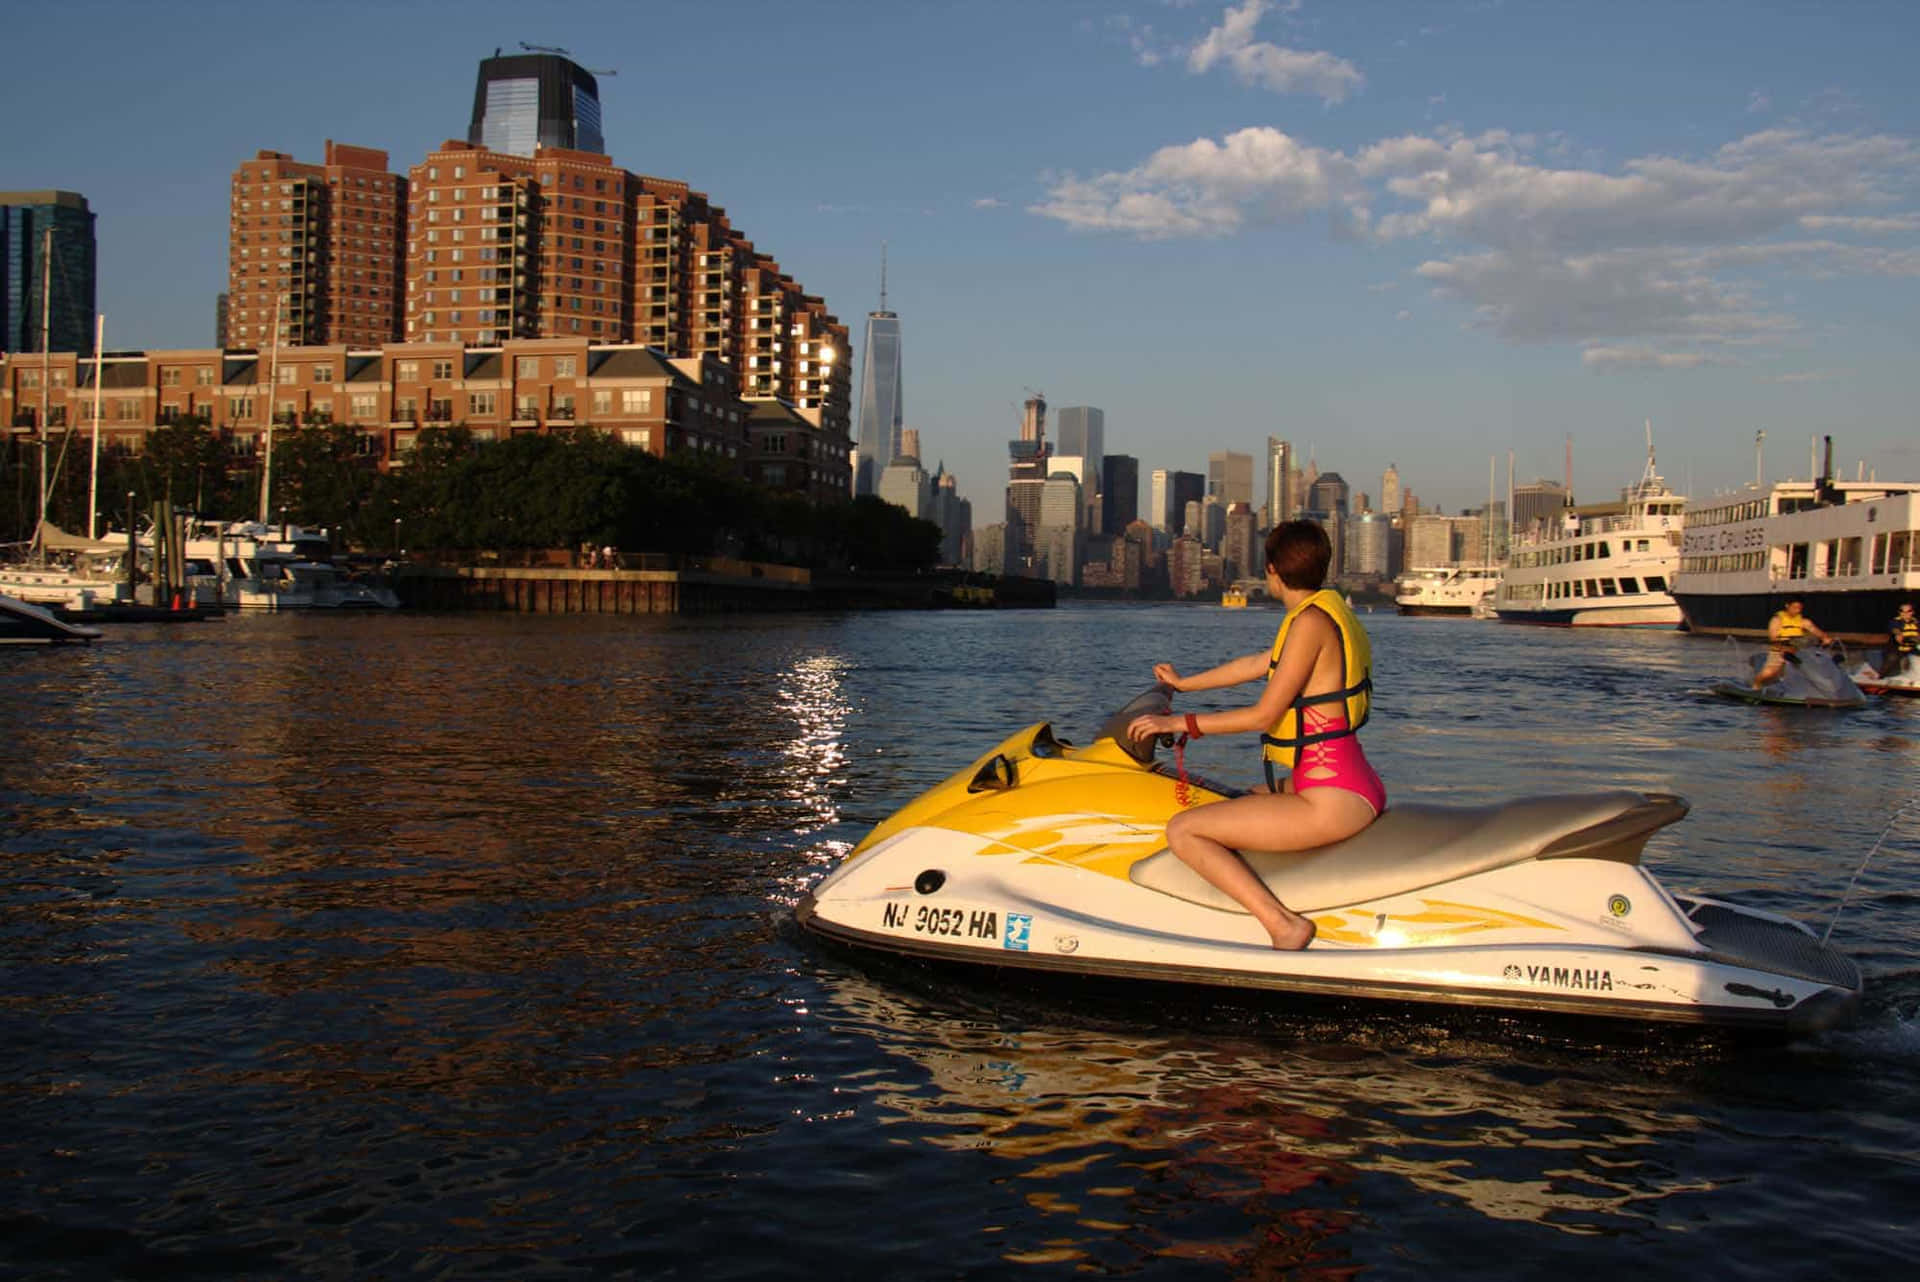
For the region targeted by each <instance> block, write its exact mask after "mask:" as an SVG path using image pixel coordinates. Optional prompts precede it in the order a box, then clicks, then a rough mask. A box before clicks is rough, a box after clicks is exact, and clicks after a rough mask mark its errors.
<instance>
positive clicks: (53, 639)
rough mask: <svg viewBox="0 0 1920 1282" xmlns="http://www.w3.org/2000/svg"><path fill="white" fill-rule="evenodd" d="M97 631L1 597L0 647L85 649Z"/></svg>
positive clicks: (49, 612)
mask: <svg viewBox="0 0 1920 1282" xmlns="http://www.w3.org/2000/svg"><path fill="white" fill-rule="evenodd" d="M99 637H100V629H99V628H94V627H88V626H87V625H85V624H80V623H69V622H67V621H66V620H65V619H61V618H56V617H55V616H54V614H53V612H52V611H50V610H48V609H46V608H45V607H44V606H38V605H34V604H32V603H30V602H27V601H22V600H20V599H19V598H17V597H10V596H6V595H4V594H0V645H67V644H74V643H78V644H80V645H85V644H86V643H88V642H90V641H95V640H98V639H99Z"/></svg>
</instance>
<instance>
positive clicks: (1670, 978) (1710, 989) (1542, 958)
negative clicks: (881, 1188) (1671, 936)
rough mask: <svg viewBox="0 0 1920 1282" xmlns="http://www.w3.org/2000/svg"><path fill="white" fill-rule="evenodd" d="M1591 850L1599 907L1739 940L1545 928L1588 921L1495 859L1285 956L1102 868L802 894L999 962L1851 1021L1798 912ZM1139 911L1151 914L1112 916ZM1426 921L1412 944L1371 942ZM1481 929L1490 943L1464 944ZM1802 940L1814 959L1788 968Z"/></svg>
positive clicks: (1403, 934) (1379, 995) (1246, 930)
mask: <svg viewBox="0 0 1920 1282" xmlns="http://www.w3.org/2000/svg"><path fill="white" fill-rule="evenodd" d="M926 836H927V837H929V838H930V839H931V840H929V841H927V842H925V843H921V844H922V849H920V850H917V851H913V850H910V849H895V850H894V851H893V852H892V853H893V854H895V855H896V856H897V857H899V856H905V857H906V858H905V861H904V862H906V863H913V862H916V860H915V859H914V858H913V857H912V856H913V855H924V856H926V857H927V858H925V859H920V860H918V861H917V862H928V860H931V861H932V862H933V863H936V864H938V865H940V866H941V867H943V868H953V867H956V866H958V865H957V864H956V858H955V856H956V847H955V846H954V844H953V843H952V842H951V841H950V840H948V839H949V838H951V836H952V834H939V833H929V834H926ZM888 862H893V863H899V862H900V860H899V859H898V858H896V859H895V860H893V861H888ZM1589 862H1591V863H1592V864H1593V865H1594V866H1593V867H1590V868H1587V869H1583V870H1568V869H1563V870H1560V874H1559V875H1560V876H1561V877H1563V878H1564V877H1565V876H1568V875H1574V876H1578V877H1580V878H1581V879H1583V880H1587V881H1589V882H1590V883H1592V886H1593V894H1592V895H1591V896H1589V898H1590V899H1591V902H1593V903H1595V904H1596V905H1604V904H1608V903H1613V904H1621V903H1623V902H1624V903H1625V904H1626V905H1627V907H1626V909H1625V911H1626V912H1628V913H1634V912H1641V913H1647V914H1652V913H1655V912H1658V913H1660V914H1662V915H1664V914H1665V913H1666V912H1669V911H1671V912H1678V913H1680V914H1681V915H1682V916H1683V917H1684V916H1685V914H1686V912H1687V911H1688V910H1689V909H1691V910H1692V911H1694V912H1697V913H1702V914H1703V915H1706V916H1709V917H1718V919H1719V920H1717V921H1715V923H1714V924H1715V925H1717V926H1718V927H1719V928H1720V929H1721V931H1722V932H1723V933H1726V932H1727V931H1729V930H1732V931H1738V932H1742V933H1744V934H1746V935H1749V936H1751V938H1750V939H1748V940H1746V941H1744V942H1745V948H1744V949H1743V950H1742V952H1729V951H1725V950H1722V949H1715V948H1714V947H1712V946H1711V944H1703V943H1701V942H1700V940H1699V938H1698V937H1697V936H1696V937H1695V938H1694V939H1693V940H1692V941H1691V948H1690V950H1688V951H1678V950H1666V949H1661V948H1654V947H1635V946H1633V945H1632V944H1631V943H1629V942H1627V941H1626V940H1625V939H1624V938H1623V940H1622V942H1620V943H1618V944H1609V943H1607V942H1606V941H1605V939H1604V938H1601V939H1595V938H1575V939H1565V938H1556V936H1561V935H1567V934H1573V933H1577V931H1578V928H1579V926H1581V925H1584V923H1568V922H1564V921H1555V920H1553V917H1555V916H1557V914H1554V913H1552V912H1551V911H1550V910H1543V909H1542V908H1541V907H1539V906H1538V905H1528V904H1525V903H1524V902H1523V901H1522V900H1519V899H1517V898H1516V897H1514V896H1513V895H1511V894H1507V893H1503V892H1502V889H1501V887H1500V885H1499V883H1500V882H1501V881H1502V880H1506V881H1513V880H1516V879H1517V878H1516V877H1515V876H1513V875H1511V874H1510V875H1508V876H1506V877H1505V878H1503V877H1502V876H1501V874H1498V873H1495V874H1488V875H1487V876H1485V877H1482V878H1477V879H1469V881H1468V882H1465V883H1461V884H1456V885H1452V886H1448V887H1445V888H1444V889H1441V890H1439V891H1437V892H1435V893H1431V894H1417V895H1410V896H1396V897H1394V898H1392V899H1389V900H1383V901H1375V902H1370V903H1363V904H1356V905H1350V906H1347V907H1344V908H1341V909H1339V910H1336V911H1332V912H1329V911H1325V910H1321V911H1309V912H1308V915H1309V916H1311V917H1312V918H1313V919H1314V921H1315V923H1316V925H1318V926H1319V928H1320V936H1319V938H1318V939H1317V940H1316V942H1315V945H1314V946H1313V947H1311V948H1308V949H1306V950H1303V951H1301V952H1293V953H1288V952H1276V951H1275V950H1274V949H1272V948H1270V947H1268V946H1267V943H1266V940H1265V936H1264V935H1263V934H1261V933H1260V932H1259V931H1258V929H1257V927H1255V926H1254V925H1253V923H1252V922H1251V919H1250V918H1243V919H1241V920H1235V915H1233V914H1227V913H1224V912H1222V911H1220V910H1218V909H1212V908H1205V907H1200V906H1197V905H1191V906H1188V908H1187V910H1186V911H1180V910H1171V911H1170V910H1169V909H1168V907H1167V906H1166V905H1165V904H1163V903H1159V902H1155V901H1157V900H1158V899H1160V898H1162V897H1161V896H1158V895H1156V894H1155V892H1152V891H1147V890H1142V889H1140V888H1138V887H1129V888H1126V889H1120V890H1115V889H1114V888H1109V887H1104V886H1100V885H1097V884H1094V879H1095V878H1097V877H1098V876H1099V874H1092V873H1076V872H1073V871H1071V870H1058V869H1056V870H1055V873H1056V875H1054V876H1051V877H1047V878H1045V879H1043V880H1044V883H1045V884H1044V890H1045V891H1046V893H1045V894H1044V895H1038V896H1037V895H1034V894H1032V893H1025V894H1023V893H1022V890H1021V889H1019V888H1018V887H1016V885H1014V884H1012V883H1013V882H1015V881H1017V880H1021V879H1019V878H1015V877H1001V876H997V875H980V876H967V875H965V874H961V875H951V874H950V875H949V876H948V877H947V878H946V879H945V880H944V881H943V882H942V884H941V885H940V886H939V887H938V889H936V890H934V891H931V892H929V893H924V894H923V893H921V892H919V891H917V890H916V889H915V888H914V887H913V885H912V884H911V883H910V882H909V883H908V884H904V885H902V884H897V883H896V882H895V879H894V878H893V877H892V876H889V875H886V874H885V873H884V872H882V870H881V869H880V868H879V867H878V866H876V868H875V869H874V870H873V871H874V872H876V873H881V875H879V876H878V877H863V878H861V879H860V882H859V884H847V883H842V884H838V885H833V886H823V887H821V888H820V889H819V890H818V891H816V892H814V893H813V894H810V895H808V896H807V897H806V899H805V900H804V901H803V902H802V903H801V905H800V907H799V909H798V919H799V921H800V924H801V925H802V926H804V927H806V928H807V929H809V930H812V931H814V932H816V933H818V934H820V935H823V936H826V937H828V938H831V939H834V940H837V941H839V942H841V943H843V944H847V945H851V946H854V947H857V948H864V949H875V950H879V951H883V952H889V953H895V954H899V955H903V956H910V957H919V958H925V959H928V960H933V961H939V962H947V963H959V964H963V965H970V966H985V967H991V968H995V969H1000V968H1009V969H1024V970H1035V971H1051V972H1060V973H1074V974H1082V975H1088V976H1101V977H1105V978H1118V979H1129V980H1151V981H1158V982H1165V983H1173V984H1189V985H1203V986H1212V987H1223V988H1236V989H1250V990H1266V991H1271V992H1280V993H1294V994H1301V995H1310V996H1319V997H1339V998H1350V999H1366V1000H1380V1001H1391V1002H1402V1003H1409V1002H1411V1003H1423V1004H1439V1005H1448V1006H1476V1007H1483V1008H1493V1009H1498V1010H1503V1011H1509V1012H1515V1013H1554V1014H1562V1015H1578V1016H1594V1017H1603V1018H1607V1019H1621V1020H1630V1021H1639V1022H1657V1023H1672V1024H1693V1025H1709V1026H1716V1027H1725V1028H1740V1029H1752V1030H1769V1031H1777V1032H1782V1033H1787V1034H1800V1033H1808V1032H1814V1031H1818V1030H1821V1029H1824V1028H1829V1027H1835V1026H1838V1025H1842V1024H1845V1023H1847V1022H1850V1020H1851V1019H1852V1017H1853V1014H1854V1011H1855V1009H1856V1007H1857V1004H1858V1001H1859V996H1860V988H1861V979H1860V974H1859V971H1858V969H1857V968H1856V967H1855V966H1854V965H1853V963H1852V962H1850V961H1848V960H1847V959H1845V958H1842V957H1840V956H1839V955H1838V954H1833V953H1830V952H1828V951H1827V950H1824V949H1822V948H1821V947H1820V945H1819V941H1818V940H1817V938H1815V937H1814V936H1813V935H1812V934H1811V933H1810V932H1808V931H1807V930H1806V929H1805V928H1804V927H1802V926H1800V925H1799V924H1798V923H1796V922H1792V921H1790V920H1788V919H1785V918H1780V917H1776V916H1773V915H1771V914H1764V913H1756V912H1753V911H1751V910H1747V909H1741V908H1737V907H1734V906H1732V905H1724V904H1718V903H1714V902H1712V901H1704V900H1703V901H1693V902H1691V903H1686V904H1683V903H1681V902H1678V901H1674V900H1672V899H1671V898H1670V897H1668V896H1667V895H1666V894H1665V892H1664V891H1663V890H1662V889H1661V888H1660V887H1659V886H1658V884H1657V883H1656V882H1654V881H1653V880H1652V878H1651V877H1649V876H1647V875H1646V874H1645V873H1644V872H1643V871H1641V870H1638V869H1634V870H1632V872H1633V873H1634V874H1636V875H1635V876H1631V877H1624V876H1622V875H1621V874H1620V873H1619V872H1618V871H1617V870H1616V868H1615V867H1614V866H1609V865H1607V864H1605V863H1603V862H1602V861H1589ZM921 871H922V872H924V871H927V870H926V869H922V870H921ZM1563 888H1564V887H1563ZM1636 898H1637V899H1638V900H1639V903H1638V904H1637V905H1636V904H1634V902H1633V901H1634V900H1635V899H1636ZM1143 919H1146V920H1151V921H1152V925H1151V926H1128V925H1125V924H1123V923H1125V922H1127V921H1129V920H1132V921H1140V920H1143ZM1422 931H1425V932H1427V933H1426V934H1425V935H1424V936H1423V937H1421V939H1420V942H1411V941H1410V942H1407V943H1404V944H1401V945H1399V946H1395V944H1394V943H1392V942H1382V941H1383V940H1385V941H1392V940H1395V939H1404V938H1408V937H1409V936H1414V935H1416V934H1418V933H1419V932H1422ZM1702 933H1703V934H1710V931H1708V930H1705V929H1703V930H1702ZM1476 934H1477V935H1481V936H1483V937H1484V938H1485V939H1486V942H1481V943H1468V942H1463V941H1465V940H1467V939H1470V938H1472V937H1473V936H1474V935H1476ZM1623 934H1624V928H1623ZM1256 936H1257V938H1256ZM1743 954H1744V955H1743ZM1796 954H1806V955H1810V956H1813V957H1815V958H1816V959H1817V960H1816V961H1815V963H1814V964H1812V965H1795V964H1794V957H1795V955H1796ZM1822 954H1824V956H1823V955H1822ZM1788 968H1791V969H1792V970H1795V971H1799V972H1802V973H1790V972H1789V969H1788Z"/></svg>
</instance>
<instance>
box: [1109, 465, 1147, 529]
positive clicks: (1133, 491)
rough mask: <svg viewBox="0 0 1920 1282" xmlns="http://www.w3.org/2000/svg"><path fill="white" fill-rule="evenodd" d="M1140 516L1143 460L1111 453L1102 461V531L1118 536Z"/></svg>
mask: <svg viewBox="0 0 1920 1282" xmlns="http://www.w3.org/2000/svg"><path fill="white" fill-rule="evenodd" d="M1139 515H1140V460H1139V459H1137V458H1135V457H1133V456H1132V455H1131V454H1108V455H1106V456H1105V457H1103V458H1102V459H1101V460H1100V526H1099V530H1100V533H1101V534H1103V535H1106V536H1107V537H1108V538H1118V537H1120V535H1122V534H1124V533H1126V529H1127V527H1128V526H1129V525H1132V524H1133V522H1134V520H1135V518H1137V517H1138V516H1139Z"/></svg>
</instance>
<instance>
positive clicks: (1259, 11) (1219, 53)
mask: <svg viewBox="0 0 1920 1282" xmlns="http://www.w3.org/2000/svg"><path fill="white" fill-rule="evenodd" d="M1271 7H1272V6H1271V5H1270V4H1269V3H1268V0H1244V2H1243V3H1242V4H1241V5H1240V6H1239V7H1238V8H1236V9H1228V10H1227V11H1226V13H1225V14H1223V15H1222V16H1221V19H1220V25H1219V26H1217V27H1215V28H1214V29H1213V30H1211V31H1209V32H1208V33H1207V34H1206V36H1205V37H1203V38H1202V39H1201V41H1200V43H1199V44H1197V45H1194V46H1193V47H1192V48H1191V49H1189V50H1187V70H1189V71H1191V72H1193V73H1194V74H1195V75H1205V74H1206V73H1207V72H1209V71H1211V70H1213V68H1214V67H1216V66H1221V65H1224V66H1226V67H1227V68H1228V69H1229V70H1231V71H1232V72H1233V75H1234V78H1235V79H1237V80H1238V81H1240V83H1241V84H1244V85H1253V86H1255V87H1257V88H1261V89H1270V90H1272V91H1273V92H1274V93H1301V94H1313V95H1316V96H1317V97H1319V98H1320V99H1321V100H1322V101H1323V102H1328V103H1335V102H1344V101H1345V100H1346V98H1347V95H1349V94H1352V93H1357V92H1359V90H1360V89H1361V87H1362V86H1364V85H1365V84H1366V82H1367V81H1366V77H1365V76H1363V75H1361V74H1360V69H1359V68H1358V67H1356V66H1354V65H1353V64H1352V63H1351V62H1348V61H1347V60H1346V59H1345V58H1339V57H1335V56H1334V55H1333V54H1330V53H1324V52H1321V51H1319V50H1301V49H1288V48H1285V47H1283V46H1281V45H1276V44H1272V43H1270V42H1268V41H1264V40H1255V39H1254V38H1253V37H1254V28H1256V27H1257V26H1259V24H1260V18H1261V15H1263V14H1264V13H1266V11H1267V10H1268V9H1269V8H1271ZM1290 8H1298V6H1297V5H1294V6H1290Z"/></svg>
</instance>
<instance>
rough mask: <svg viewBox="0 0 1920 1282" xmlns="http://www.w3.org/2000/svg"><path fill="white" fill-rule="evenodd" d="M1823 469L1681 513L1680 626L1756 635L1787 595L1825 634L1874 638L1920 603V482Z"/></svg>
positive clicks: (1676, 588)
mask: <svg viewBox="0 0 1920 1282" xmlns="http://www.w3.org/2000/svg"><path fill="white" fill-rule="evenodd" d="M1827 454H1828V465H1827V467H1826V469H1825V471H1826V476H1824V477H1823V478H1822V479H1820V480H1816V481H1780V482H1776V483H1775V484H1773V485H1772V486H1768V487H1764V488H1762V487H1758V486H1749V487H1747V488H1746V489H1745V490H1742V491H1739V492H1736V493H1734V494H1731V495H1728V496H1725V497H1720V498H1715V499H1713V500H1710V501H1708V502H1707V503H1706V504H1705V505H1704V506H1700V507H1696V508H1694V509H1693V510H1691V511H1689V512H1688V513H1687V516H1686V523H1685V528H1684V529H1683V530H1682V533H1681V545H1680V568H1679V570H1678V572H1676V573H1675V575H1674V579H1673V596H1674V600H1675V601H1677V602H1679V605H1680V611H1681V614H1682V615H1683V616H1684V617H1685V619H1686V625H1687V627H1688V628H1689V629H1690V630H1692V631H1694V632H1697V633H1701V634H1703V635H1706V636H1740V637H1763V636H1765V635H1766V634H1767V623H1768V621H1769V620H1770V619H1772V618H1773V616H1774V614H1775V613H1776V612H1777V611H1779V609H1780V608H1781V606H1783V605H1784V604H1785V603H1786V602H1787V601H1788V600H1790V599H1792V598H1795V597H1797V598H1799V599H1800V600H1801V601H1802V602H1804V603H1805V606H1806V615H1807V617H1808V618H1810V619H1812V620H1813V621H1814V622H1815V623H1817V624H1819V625H1820V628H1821V629H1822V630H1823V631H1825V632H1827V633H1828V634H1830V635H1832V636H1836V637H1841V638H1844V639H1845V640H1847V641H1851V642H1855V643H1861V644H1866V645H1878V644H1880V643H1881V642H1883V641H1884V640H1885V639H1886V635H1887V620H1889V619H1891V618H1892V617H1893V615H1894V613H1895V612H1896V611H1897V610H1898V609H1899V607H1900V603H1901V602H1903V601H1914V602H1917V603H1920V484H1916V483H1911V482H1886V481H1835V480H1833V479H1831V478H1832V466H1831V461H1832V444H1831V440H1829V443H1828V450H1827Z"/></svg>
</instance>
